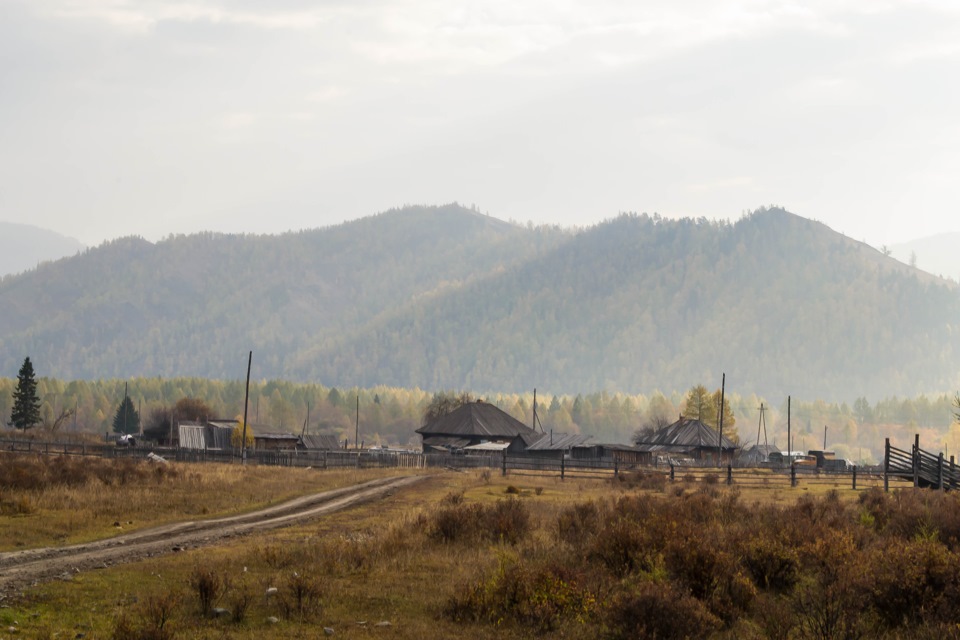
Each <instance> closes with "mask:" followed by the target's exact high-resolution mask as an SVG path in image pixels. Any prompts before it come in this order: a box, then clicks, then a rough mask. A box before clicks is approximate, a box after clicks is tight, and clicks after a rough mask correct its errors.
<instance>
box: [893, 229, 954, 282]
mask: <svg viewBox="0 0 960 640" xmlns="http://www.w3.org/2000/svg"><path fill="white" fill-rule="evenodd" d="M890 250H891V252H892V255H893V257H894V258H896V259H898V260H900V261H901V262H906V263H907V264H909V263H910V260H911V257H916V266H917V267H918V268H920V269H923V270H924V271H927V272H929V273H933V274H936V275H939V276H943V277H944V278H951V279H953V280H958V281H960V232H955V233H941V234H938V235H935V236H929V237H926V238H920V239H919V240H913V241H911V242H904V243H903V244H895V245H893V246H892V247H890Z"/></svg>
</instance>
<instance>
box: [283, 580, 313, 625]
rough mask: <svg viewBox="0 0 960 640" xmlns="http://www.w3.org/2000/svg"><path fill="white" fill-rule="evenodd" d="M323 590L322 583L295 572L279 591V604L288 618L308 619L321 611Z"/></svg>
mask: <svg viewBox="0 0 960 640" xmlns="http://www.w3.org/2000/svg"><path fill="white" fill-rule="evenodd" d="M322 596H323V589H322V587H321V585H320V581H319V580H318V579H317V578H314V577H312V576H310V575H308V574H307V573H306V571H294V572H293V573H291V574H290V575H289V576H288V577H287V580H286V583H285V584H284V585H283V587H282V588H281V589H280V590H279V598H278V602H279V603H280V608H281V609H282V610H283V614H284V616H286V617H287V618H293V617H296V618H298V619H300V620H304V619H308V618H310V617H311V616H313V614H315V613H318V612H319V611H320V601H321V598H322Z"/></svg>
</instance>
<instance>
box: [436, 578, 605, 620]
mask: <svg viewBox="0 0 960 640" xmlns="http://www.w3.org/2000/svg"><path fill="white" fill-rule="evenodd" d="M579 583H580V579H579V576H578V575H577V574H576V572H575V571H574V570H572V569H570V568H568V567H563V566H559V565H554V564H545V565H541V566H530V565H528V564H526V563H523V562H510V561H503V562H501V564H500V567H499V569H498V570H497V571H496V572H495V573H494V574H493V575H492V576H491V577H490V578H486V579H483V578H482V579H480V580H478V581H476V582H474V583H473V584H469V585H466V586H464V587H462V588H461V589H460V590H459V591H458V592H457V593H455V594H454V595H453V596H452V597H450V598H449V599H448V600H447V603H446V606H445V608H444V615H445V616H447V617H448V618H450V619H452V620H454V621H457V622H464V621H474V622H479V621H488V622H491V623H500V622H501V621H503V620H512V621H514V622H517V623H519V624H521V625H523V626H524V627H527V628H532V629H533V630H534V631H536V632H540V633H542V632H546V631H550V630H553V629H555V628H556V627H557V626H558V625H559V624H560V622H561V621H562V620H563V619H565V618H570V619H574V620H576V621H579V622H582V621H584V620H585V619H586V618H587V617H589V616H590V615H592V614H593V613H594V609H595V607H596V603H597V600H596V598H595V597H594V595H593V594H592V593H591V592H590V591H589V590H588V589H585V588H584V587H582V586H581V585H580V584H579Z"/></svg>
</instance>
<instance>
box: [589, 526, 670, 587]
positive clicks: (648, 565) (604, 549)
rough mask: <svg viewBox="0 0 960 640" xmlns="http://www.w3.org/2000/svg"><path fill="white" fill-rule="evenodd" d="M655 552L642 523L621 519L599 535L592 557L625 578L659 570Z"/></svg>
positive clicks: (595, 538) (591, 553) (593, 545)
mask: <svg viewBox="0 0 960 640" xmlns="http://www.w3.org/2000/svg"><path fill="white" fill-rule="evenodd" d="M654 551H655V550H654V549H652V548H651V545H650V544H649V541H648V539H647V537H646V536H645V535H644V531H643V529H642V527H641V526H640V525H639V524H638V523H636V522H634V521H632V520H628V519H626V518H623V517H618V518H616V519H615V520H613V521H612V522H610V521H608V522H607V523H606V524H605V526H604V527H603V528H602V529H600V530H599V531H598V532H597V534H596V536H594V539H593V544H592V545H591V547H590V551H589V555H590V557H591V558H593V559H596V560H599V561H600V562H602V563H603V565H604V566H605V567H606V568H607V569H608V570H609V571H611V572H612V573H613V574H614V575H615V576H617V577H620V578H622V577H624V576H627V575H629V574H631V573H633V572H635V571H639V570H645V571H653V570H654V569H656V568H657V562H656V559H655V556H654V555H653V552H654Z"/></svg>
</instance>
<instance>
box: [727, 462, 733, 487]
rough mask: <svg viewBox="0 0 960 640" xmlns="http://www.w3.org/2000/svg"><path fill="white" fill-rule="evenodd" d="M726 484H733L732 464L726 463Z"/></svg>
mask: <svg viewBox="0 0 960 640" xmlns="http://www.w3.org/2000/svg"><path fill="white" fill-rule="evenodd" d="M727 484H733V466H732V465H729V464H728V465H727Z"/></svg>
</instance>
